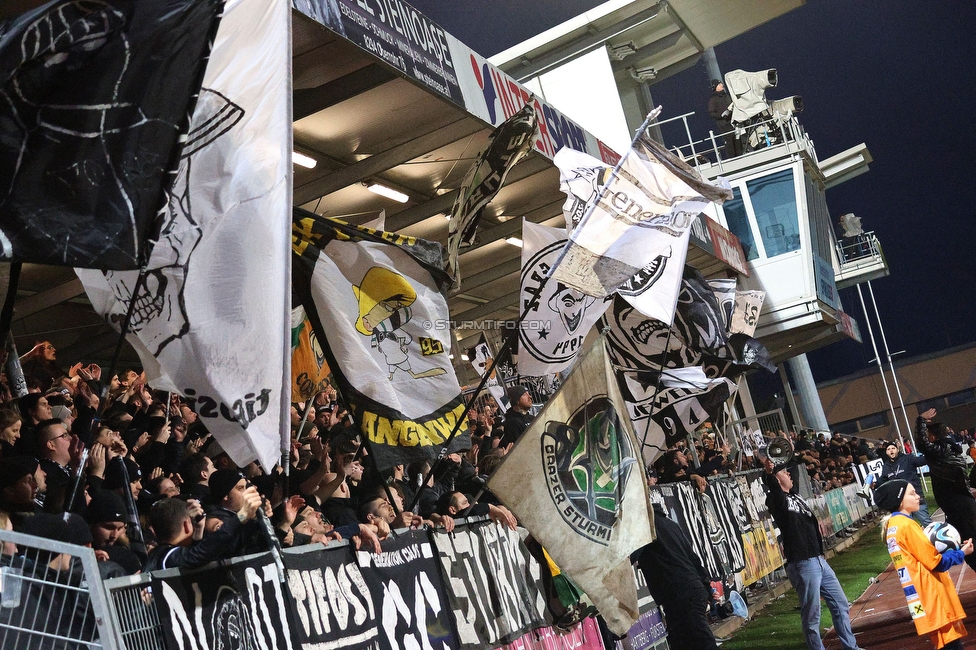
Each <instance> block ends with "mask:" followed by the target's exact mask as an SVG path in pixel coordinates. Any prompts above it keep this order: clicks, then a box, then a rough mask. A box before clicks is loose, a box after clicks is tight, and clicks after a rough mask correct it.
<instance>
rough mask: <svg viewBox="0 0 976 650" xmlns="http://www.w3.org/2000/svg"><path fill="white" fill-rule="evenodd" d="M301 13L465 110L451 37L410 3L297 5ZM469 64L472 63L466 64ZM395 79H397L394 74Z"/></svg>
mask: <svg viewBox="0 0 976 650" xmlns="http://www.w3.org/2000/svg"><path fill="white" fill-rule="evenodd" d="M294 3H295V8H296V9H298V10H299V11H300V12H302V13H304V14H305V15H307V16H310V17H312V18H314V19H315V20H317V21H318V22H319V23H321V24H323V25H325V26H326V27H328V28H329V29H331V30H332V31H334V32H336V33H337V34H340V35H341V36H345V37H346V38H348V39H349V40H350V41H352V42H353V43H355V44H356V45H358V46H359V47H361V48H363V49H364V50H366V51H367V52H370V53H371V54H373V55H374V56H376V57H377V58H379V59H382V60H383V61H385V62H386V63H388V64H390V65H392V66H393V67H394V68H397V69H398V70H400V71H401V72H403V73H404V74H405V75H406V76H407V77H409V78H410V79H413V80H414V81H417V82H419V83H422V84H424V85H425V86H427V87H428V88H430V89H431V90H434V91H436V92H438V93H440V94H441V95H444V96H445V97H447V98H448V99H450V100H451V101H453V102H454V103H455V104H458V105H459V106H464V96H463V95H462V94H461V87H460V86H459V85H458V78H457V71H456V70H455V68H454V61H453V60H452V57H451V51H450V49H449V47H448V38H449V37H450V35H449V34H448V33H447V32H445V31H444V30H443V29H442V28H441V27H440V25H438V24H437V23H435V22H433V21H432V20H431V19H430V18H428V17H427V16H425V15H424V14H422V13H420V12H419V11H417V10H416V9H414V8H413V7H411V6H410V5H409V4H407V3H405V2H380V1H379V0H294ZM463 63H465V65H467V61H464V62H463ZM391 76H392V75H391Z"/></svg>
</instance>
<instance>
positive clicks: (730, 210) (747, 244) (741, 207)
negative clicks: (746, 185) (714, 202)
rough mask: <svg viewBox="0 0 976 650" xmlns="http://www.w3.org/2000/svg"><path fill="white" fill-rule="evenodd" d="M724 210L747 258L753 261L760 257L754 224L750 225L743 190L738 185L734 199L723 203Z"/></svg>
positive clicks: (735, 188) (734, 189)
mask: <svg viewBox="0 0 976 650" xmlns="http://www.w3.org/2000/svg"><path fill="white" fill-rule="evenodd" d="M722 210H723V211H724V212H725V221H726V222H727V223H728V224H729V230H730V231H731V232H732V234H733V235H735V236H736V237H738V238H739V241H740V242H741V243H742V250H743V251H744V252H745V254H746V260H747V261H752V260H754V259H756V258H757V257H759V250H758V249H757V248H756V240H755V239H753V237H752V226H750V225H749V215H748V214H746V206H745V203H743V202H742V192H741V190H739V188H738V187H733V188H732V199H731V200H729V201H726V202H725V203H724V204H723V205H722Z"/></svg>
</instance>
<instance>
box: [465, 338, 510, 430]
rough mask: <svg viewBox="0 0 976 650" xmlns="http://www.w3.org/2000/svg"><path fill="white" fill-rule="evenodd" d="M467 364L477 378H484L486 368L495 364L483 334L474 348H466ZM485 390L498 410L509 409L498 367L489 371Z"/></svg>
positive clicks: (493, 356)
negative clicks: (475, 373) (476, 374)
mask: <svg viewBox="0 0 976 650" xmlns="http://www.w3.org/2000/svg"><path fill="white" fill-rule="evenodd" d="M468 363H470V364H471V367H472V368H474V371H475V372H477V373H478V376H479V377H484V376H485V373H486V372H487V371H488V368H490V367H491V365H492V364H493V363H495V353H494V352H492V349H491V345H490V344H489V343H488V338H487V337H486V336H485V335H484V334H481V335H479V336H478V342H477V343H475V344H474V347H472V348H468ZM485 388H486V389H487V390H488V394H489V395H491V397H492V399H494V400H495V403H496V404H498V408H500V409H501V410H502V411H503V412H504V411H507V410H508V409H509V407H510V406H511V405H510V404H509V402H508V395H507V394H506V391H505V381H504V379H503V377H502V372H501V367H500V366H499V365H496V366H495V368H494V369H493V370H492V371H491V375H490V376H489V377H488V381H487V383H485Z"/></svg>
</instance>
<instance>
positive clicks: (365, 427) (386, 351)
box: [292, 208, 471, 470]
mask: <svg viewBox="0 0 976 650" xmlns="http://www.w3.org/2000/svg"><path fill="white" fill-rule="evenodd" d="M292 250H293V255H294V258H293V264H292V274H293V291H294V299H293V302H294V304H296V305H299V304H300V305H302V306H303V307H304V308H305V311H306V313H307V314H308V318H309V321H310V322H311V323H312V327H313V329H314V330H315V334H316V336H317V337H318V338H319V341H320V342H322V344H323V345H322V348H323V351H324V352H325V354H326V358H327V359H328V361H329V366H330V367H331V368H332V370H333V373H334V375H335V377H336V380H337V382H338V384H339V388H340V390H341V391H342V394H343V396H344V398H345V400H346V401H347V406H348V407H349V409H350V412H351V413H352V414H353V417H354V419H355V421H356V424H357V425H358V426H359V427H360V429H361V431H362V433H363V435H364V436H365V438H366V439H367V440H368V441H369V443H370V445H371V449H372V450H373V453H374V454H375V456H376V461H377V465H378V466H379V468H380V469H381V470H382V469H385V468H388V467H391V466H393V465H397V464H401V463H404V464H405V463H410V462H413V461H414V460H424V459H431V458H434V457H436V456H437V454H438V453H439V452H440V450H441V449H442V448H443V447H444V445H445V444H446V443H447V440H448V437H449V436H450V435H451V432H452V431H453V430H454V428H455V426H456V424H457V422H458V419H459V418H460V417H461V414H462V412H463V411H464V403H463V401H462V398H461V388H460V386H459V384H458V380H457V376H456V375H455V374H454V369H453V367H452V365H451V361H450V359H449V356H448V355H449V353H450V347H451V328H450V323H449V315H448V309H447V299H446V297H445V293H444V292H445V291H446V289H447V287H449V286H450V282H451V279H450V277H449V276H448V275H447V274H446V273H445V272H444V270H443V267H442V266H441V246H440V244H437V243H434V242H429V241H425V240H422V239H417V238H414V237H406V236H403V235H399V234H396V233H390V232H383V231H378V230H373V229H371V228H366V227H363V226H348V225H345V224H342V223H339V222H337V221H334V220H331V219H326V218H323V217H320V216H318V215H315V214H312V213H310V212H306V211H304V210H300V209H297V208H296V210H295V215H294V221H293V224H292ZM466 431H467V427H466V426H465V425H464V423H462V424H461V428H460V432H462V433H458V435H457V436H456V437H455V439H454V440H453V441H452V443H451V447H450V449H451V451H456V450H462V449H466V448H470V445H471V441H470V437H468V435H467V433H466Z"/></svg>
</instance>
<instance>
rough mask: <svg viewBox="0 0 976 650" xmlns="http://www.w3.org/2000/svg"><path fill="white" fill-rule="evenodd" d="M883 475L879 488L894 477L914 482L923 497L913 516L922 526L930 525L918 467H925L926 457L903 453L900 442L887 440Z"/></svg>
mask: <svg viewBox="0 0 976 650" xmlns="http://www.w3.org/2000/svg"><path fill="white" fill-rule="evenodd" d="M882 451H883V453H884V455H883V456H882V459H881V460H882V461H883V463H882V465H881V476H879V477H878V484H877V485H876V486H875V488H879V487H881V486H882V485H884V484H885V483H887V482H888V481H890V480H892V479H903V480H906V481H908V482H909V483H911V484H912V487H913V488H915V492H917V493H918V495H919V496H920V497H922V500H921V505H920V506H919V509H918V511H917V512H915V513H913V514H912V518H913V519H914V520H915V521H917V522H918V523H919V524H921V525H922V527H925V526H928V525H929V523H930V522H931V521H932V517H931V516H929V507H928V505H927V504H926V503H925V492H924V491H923V490H922V479H921V478H920V477H919V475H918V468H920V467H925V458H923V457H922V456H915V455H914V454H903V453H901V450H900V449H898V443H896V442H886V443H885V444H884V449H883V450H882Z"/></svg>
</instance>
